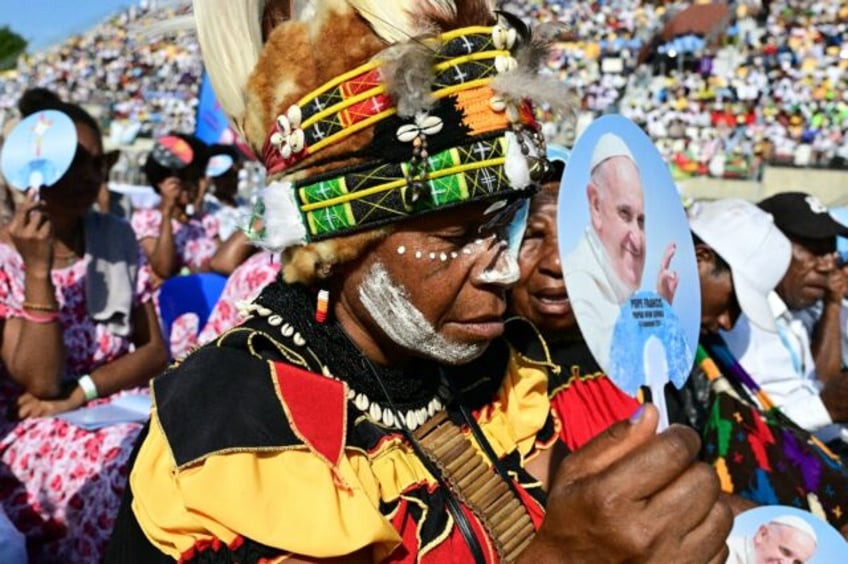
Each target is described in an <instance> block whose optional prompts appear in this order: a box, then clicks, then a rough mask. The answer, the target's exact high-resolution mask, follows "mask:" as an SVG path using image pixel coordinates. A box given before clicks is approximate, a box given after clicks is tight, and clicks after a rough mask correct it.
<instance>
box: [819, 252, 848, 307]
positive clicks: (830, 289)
mask: <svg viewBox="0 0 848 564" xmlns="http://www.w3.org/2000/svg"><path fill="white" fill-rule="evenodd" d="M830 260H831V261H832V265H833V266H832V267H831V268H830V271H829V272H828V274H827V288H826V289H825V293H824V301H825V303H826V304H827V303H830V304H834V305H836V306H839V307H842V298H844V297H845V292H846V291H848V284H846V277H845V275H844V274H843V272H842V271H841V270H840V269H839V268H837V256H836V253H833V255H832V257H831V258H830Z"/></svg>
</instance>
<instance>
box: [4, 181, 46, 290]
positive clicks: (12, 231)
mask: <svg viewBox="0 0 848 564" xmlns="http://www.w3.org/2000/svg"><path fill="white" fill-rule="evenodd" d="M36 195H37V192H36V191H35V190H30V192H29V193H28V194H27V197H26V200H24V202H23V203H22V204H21V205H20V206H18V209H17V211H16V212H15V216H14V217H13V218H12V221H11V222H10V223H9V236H10V237H11V239H12V242H13V243H14V245H15V248H16V249H17V250H18V253H20V255H21V258H22V259H23V261H24V264H25V265H26V268H27V272H31V273H33V274H41V275H48V274H50V270H51V269H52V268H53V225H52V224H51V223H50V218H49V217H47V214H46V213H45V211H44V203H43V202H38V201H36V199H35V198H36Z"/></svg>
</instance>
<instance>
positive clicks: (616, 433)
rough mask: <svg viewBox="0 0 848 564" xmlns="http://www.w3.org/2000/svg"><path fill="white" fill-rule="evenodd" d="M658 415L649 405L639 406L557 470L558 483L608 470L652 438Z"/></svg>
mask: <svg viewBox="0 0 848 564" xmlns="http://www.w3.org/2000/svg"><path fill="white" fill-rule="evenodd" d="M658 420H659V415H658V412H657V408H656V407H654V406H653V405H651V404H645V405H642V406H640V407H639V409H637V410H636V412H634V413H633V415H632V416H631V417H630V419H628V420H624V421H619V422H618V423H615V424H614V425H612V426H611V427H609V428H608V429H607V430H606V431H604V432H603V433H601V434H600V435H598V436H597V437H595V438H594V439H592V440H591V441H589V442H588V443H586V444H585V445H584V446H583V447H581V448H580V449H578V450H577V451H575V452H574V453H573V454H571V455H569V456H568V457H567V458H566V459H565V460H564V461H563V463H562V464H561V465H560V467H559V470H558V471H557V481H560V480H565V481H566V482H569V483H570V482H576V481H577V480H580V479H582V478H584V477H586V476H590V475H592V474H597V473H600V472H602V471H603V470H605V469H606V468H609V467H610V466H611V465H612V464H614V463H615V462H616V461H618V460H620V459H621V458H624V457H625V456H627V455H628V454H629V453H630V452H632V451H634V450H636V449H637V448H638V447H639V446H641V445H643V444H644V443H646V442H647V441H649V440H650V439H651V437H653V436H654V435H655V434H656V432H657V422H658Z"/></svg>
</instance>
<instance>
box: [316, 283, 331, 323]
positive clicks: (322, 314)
mask: <svg viewBox="0 0 848 564" xmlns="http://www.w3.org/2000/svg"><path fill="white" fill-rule="evenodd" d="M329 308H330V292H328V291H327V290H324V289H321V290H318V303H317V305H316V307H315V321H317V322H318V323H325V322H326V321H327V311H328V310H329Z"/></svg>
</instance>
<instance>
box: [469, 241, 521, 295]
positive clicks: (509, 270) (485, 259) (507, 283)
mask: <svg viewBox="0 0 848 564" xmlns="http://www.w3.org/2000/svg"><path fill="white" fill-rule="evenodd" d="M484 244H490V245H491V246H490V247H489V248H488V249H486V251H485V252H483V253H481V255H480V259H478V260H477V264H476V265H475V266H474V271H473V280H474V281H475V282H477V283H478V284H481V285H487V286H499V287H502V288H510V287H512V286H513V285H515V283H516V282H518V279H519V278H520V276H521V270H520V268H519V266H518V261H517V260H516V258H515V257H514V256H513V255H512V253H511V252H510V249H509V246H508V245H507V243H506V241H502V240H497V238H495V240H494V241H492V242H491V243H489V242H487V243H484Z"/></svg>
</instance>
